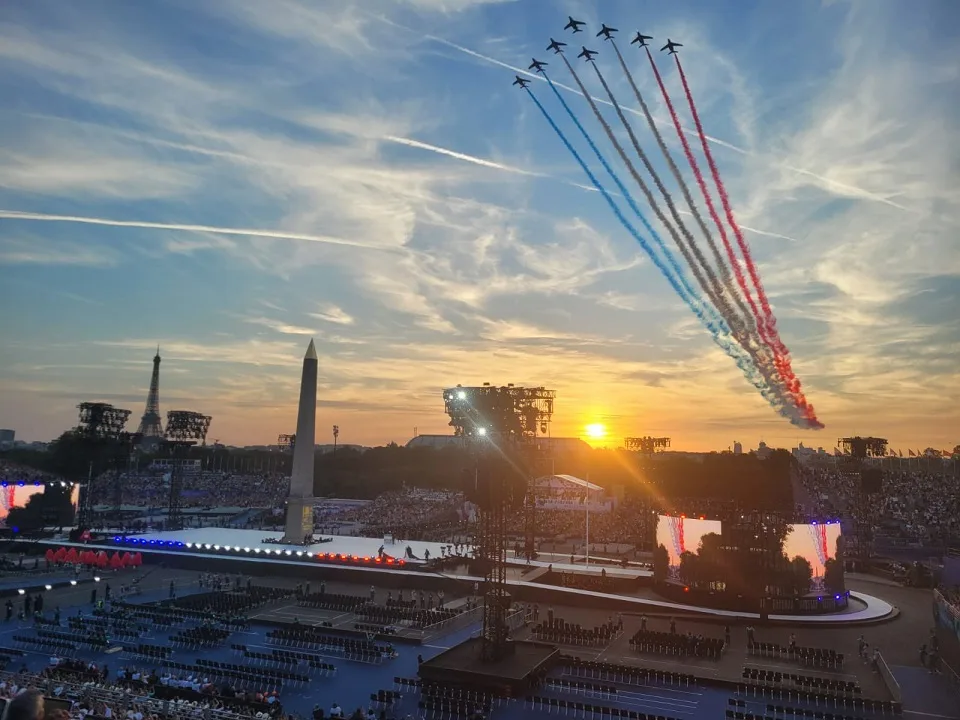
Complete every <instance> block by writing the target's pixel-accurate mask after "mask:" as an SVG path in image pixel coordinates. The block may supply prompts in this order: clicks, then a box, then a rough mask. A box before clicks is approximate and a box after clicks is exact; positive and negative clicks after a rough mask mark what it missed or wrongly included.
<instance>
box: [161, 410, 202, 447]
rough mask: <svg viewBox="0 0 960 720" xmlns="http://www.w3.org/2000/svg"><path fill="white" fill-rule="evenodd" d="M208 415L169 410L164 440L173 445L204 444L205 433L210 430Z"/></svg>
mask: <svg viewBox="0 0 960 720" xmlns="http://www.w3.org/2000/svg"><path fill="white" fill-rule="evenodd" d="M211 420H213V418H212V417H210V416H209V415H202V414H201V413H198V412H192V411H190V410H170V411H169V412H168V413H167V428H166V432H165V433H164V434H165V439H166V440H167V441H169V442H174V443H187V444H191V445H192V444H194V443H196V442H200V443H204V442H205V441H206V439H207V431H208V430H210V421H211Z"/></svg>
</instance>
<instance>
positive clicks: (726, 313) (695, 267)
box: [568, 60, 743, 344]
mask: <svg viewBox="0 0 960 720" xmlns="http://www.w3.org/2000/svg"><path fill="white" fill-rule="evenodd" d="M590 64H591V65H593V70H594V72H595V73H596V74H597V79H598V80H600V84H601V85H603V89H604V91H605V92H606V93H607V97H608V98H609V99H610V104H611V105H613V108H614V110H615V111H616V113H617V117H618V118H619V119H620V123H621V124H622V125H623V127H624V129H625V130H626V131H627V135H628V136H629V138H630V142H631V143H632V144H633V149H634V150H635V151H636V153H637V155H638V156H639V158H640V161H641V162H642V163H643V166H644V168H646V170H647V173H648V174H649V175H650V177H651V178H653V182H654V184H655V185H656V186H657V190H658V191H659V192H660V194H661V195H662V196H663V199H664V202H666V204H667V208H668V209H669V210H670V215H671V216H672V217H673V220H674V223H676V227H674V225H672V224H671V223H670V221H669V220H667V218H666V217H665V216H664V214H663V211H662V210H661V209H660V206H659V205H658V203H657V202H656V200H655V199H654V198H653V196H652V194H651V193H650V191H649V190H648V189H647V188H646V186H645V185H644V184H643V181H642V180H640V179H639V178H638V177H637V176H636V171H635V170H634V179H636V180H637V182H638V183H639V184H640V186H641V189H643V190H644V194H645V195H646V196H647V202H648V203H649V204H650V206H651V207H652V208H653V211H654V212H655V213H656V215H657V219H659V220H660V222H661V223H662V224H663V225H664V227H666V228H667V230H668V231H669V232H670V235H671V236H672V237H673V241H674V242H675V243H676V244H677V247H679V248H680V252H681V253H683V257H684V259H685V260H686V261H687V264H688V265H689V266H690V269H691V270H692V271H693V274H694V276H695V277H696V278H697V282H699V283H700V286H701V287H702V288H703V291H704V292H705V293H706V294H707V296H708V297H709V298H710V299H711V300H712V301H713V304H714V305H715V306H716V307H717V310H718V311H720V314H721V315H723V317H724V319H725V320H726V321H727V324H728V325H729V326H730V328H731V329H732V330H739V331H740V332H741V333H742V331H743V327H742V323H741V322H740V319H739V318H738V317H737V314H736V312H735V311H734V309H733V308H732V307H731V306H730V304H729V301H728V299H727V298H726V297H724V295H723V291H722V288H721V287H720V283H719V281H718V280H717V276H716V274H715V273H714V272H713V268H711V267H710V265H709V263H707V261H706V258H704V257H703V253H701V252H700V248H698V247H697V245H696V243H695V242H694V240H693V236H692V235H691V234H690V231H689V230H688V229H687V226H686V225H685V224H684V222H683V220H682V219H681V218H680V214H679V213H678V212H677V207H676V205H675V204H674V202H673V198H672V197H671V196H670V193H669V192H668V191H667V188H666V187H665V186H664V184H663V181H662V180H661V179H660V175H659V173H657V170H656V168H654V167H653V165H652V164H651V162H650V158H648V157H647V154H646V153H645V152H644V150H643V148H642V147H641V146H640V141H639V140H637V136H636V133H634V131H633V127H632V126H631V125H630V122H629V121H628V120H627V118H626V115H624V113H623V109H622V108H621V107H620V103H618V102H617V99H616V97H615V96H614V94H613V91H612V90H611V89H610V86H609V85H608V84H607V81H606V79H605V78H604V77H603V73H601V72H600V68H599V67H598V66H597V64H596V63H595V62H593V61H592V60H591V61H590ZM568 66H569V63H568ZM574 79H576V80H577V82H578V83H579V78H577V77H576V75H574ZM587 97H588V102H590V105H591V107H592V108H593V109H594V113H595V114H597V115H598V117H599V111H598V109H597V107H596V105H594V104H593V103H592V101H590V100H589V96H587ZM605 127H606V126H605ZM607 134H608V136H609V137H610V140H611V142H613V144H614V146H616V147H617V148H618V150H619V149H620V148H619V144H618V143H617V141H616V138H615V137H613V136H612V133H610V132H609V131H608V133H607ZM622 154H623V153H622V150H621V156H622ZM627 164H628V165H629V166H631V167H632V164H631V163H630V162H629V160H628V161H627ZM678 229H679V231H680V232H681V233H682V234H683V236H684V238H685V239H686V241H687V242H686V243H683V242H682V241H681V240H680V237H679V235H678V234H677V230H678ZM691 253H692V257H691ZM704 274H706V278H707V279H708V280H709V283H708V282H707V280H705V279H704ZM735 334H736V333H735ZM737 339H738V342H741V344H742V340H740V338H737Z"/></svg>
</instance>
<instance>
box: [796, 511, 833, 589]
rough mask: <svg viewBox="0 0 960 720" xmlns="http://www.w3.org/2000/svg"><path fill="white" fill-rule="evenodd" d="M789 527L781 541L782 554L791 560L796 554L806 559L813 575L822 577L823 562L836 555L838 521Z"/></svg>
mask: <svg viewBox="0 0 960 720" xmlns="http://www.w3.org/2000/svg"><path fill="white" fill-rule="evenodd" d="M790 528H791V531H790V532H789V533H787V539H786V540H784V542H783V552H784V554H785V555H786V556H787V557H788V558H790V559H791V560H792V559H793V558H795V557H796V556H797V555H799V556H800V557H802V558H804V559H806V560H807V561H808V562H809V563H810V567H812V568H813V576H814V577H815V578H817V577H823V571H824V564H825V563H826V562H827V560H828V559H829V558H835V557H836V556H837V540H838V539H839V537H840V523H839V522H832V523H816V524H813V523H811V524H810V525H790Z"/></svg>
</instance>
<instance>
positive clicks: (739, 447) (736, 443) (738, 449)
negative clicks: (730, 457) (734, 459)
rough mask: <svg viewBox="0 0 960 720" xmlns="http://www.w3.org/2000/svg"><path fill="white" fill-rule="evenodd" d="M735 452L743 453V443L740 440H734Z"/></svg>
mask: <svg viewBox="0 0 960 720" xmlns="http://www.w3.org/2000/svg"><path fill="white" fill-rule="evenodd" d="M733 454H734V455H743V445H742V444H741V443H740V442H739V441H734V443H733Z"/></svg>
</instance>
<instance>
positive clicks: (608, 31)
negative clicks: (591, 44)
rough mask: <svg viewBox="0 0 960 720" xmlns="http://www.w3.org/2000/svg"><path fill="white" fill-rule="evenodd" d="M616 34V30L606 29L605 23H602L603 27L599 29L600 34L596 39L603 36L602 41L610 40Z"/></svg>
mask: <svg viewBox="0 0 960 720" xmlns="http://www.w3.org/2000/svg"><path fill="white" fill-rule="evenodd" d="M615 32H617V29H616V28H612V27H607V24H606V23H603V27H602V28H600V32H598V33H597V37H600V36H601V35H603V39H604V40H610V39H612V38H613V34H614V33H615Z"/></svg>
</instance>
